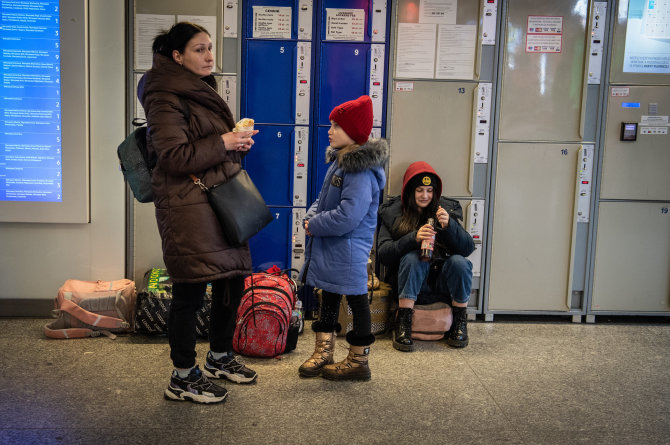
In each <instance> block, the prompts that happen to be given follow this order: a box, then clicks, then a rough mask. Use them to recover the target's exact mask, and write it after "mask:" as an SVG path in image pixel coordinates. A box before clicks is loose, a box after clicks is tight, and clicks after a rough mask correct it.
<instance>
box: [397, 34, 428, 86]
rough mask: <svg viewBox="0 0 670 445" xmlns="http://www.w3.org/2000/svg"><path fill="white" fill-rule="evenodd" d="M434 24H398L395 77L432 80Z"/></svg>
mask: <svg viewBox="0 0 670 445" xmlns="http://www.w3.org/2000/svg"><path fill="white" fill-rule="evenodd" d="M436 26H437V25H434V24H421V23H398V44H397V45H396V64H395V75H396V77H416V78H427V79H432V78H433V76H434V75H435V40H436V35H437V32H436V31H437V30H436Z"/></svg>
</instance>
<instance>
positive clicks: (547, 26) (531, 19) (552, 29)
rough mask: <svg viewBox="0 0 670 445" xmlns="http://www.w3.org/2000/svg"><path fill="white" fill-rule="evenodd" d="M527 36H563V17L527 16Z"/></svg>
mask: <svg viewBox="0 0 670 445" xmlns="http://www.w3.org/2000/svg"><path fill="white" fill-rule="evenodd" d="M526 32H527V33H528V34H563V17H551V16H544V15H529V16H528V29H527V30H526Z"/></svg>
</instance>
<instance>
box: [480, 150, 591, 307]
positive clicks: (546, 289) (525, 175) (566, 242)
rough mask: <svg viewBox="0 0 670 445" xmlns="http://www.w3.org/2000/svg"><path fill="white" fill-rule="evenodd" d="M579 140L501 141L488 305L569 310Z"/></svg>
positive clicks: (575, 218)
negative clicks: (558, 142) (568, 142)
mask: <svg viewBox="0 0 670 445" xmlns="http://www.w3.org/2000/svg"><path fill="white" fill-rule="evenodd" d="M579 155H580V145H577V144H539V143H501V144H499V150H498V164H497V174H496V193H495V204H494V211H493V231H492V237H491V267H490V286H489V290H488V295H489V301H488V310H493V311H520V310H523V311H569V310H570V309H571V308H570V299H571V294H572V290H571V289H572V263H573V250H574V242H575V233H576V220H577V217H576V203H575V201H576V199H575V195H576V188H577V171H578V157H579Z"/></svg>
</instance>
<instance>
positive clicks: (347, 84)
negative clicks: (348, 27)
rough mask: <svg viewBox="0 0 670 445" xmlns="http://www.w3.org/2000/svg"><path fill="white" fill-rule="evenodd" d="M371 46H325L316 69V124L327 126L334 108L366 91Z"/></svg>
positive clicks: (362, 44)
mask: <svg viewBox="0 0 670 445" xmlns="http://www.w3.org/2000/svg"><path fill="white" fill-rule="evenodd" d="M369 49H370V45H368V44H365V43H324V44H323V45H322V46H321V66H320V70H319V97H318V107H319V117H318V119H319V120H318V123H319V125H328V126H329V125H330V120H329V119H328V116H329V115H330V112H331V111H332V110H333V108H334V107H336V106H337V105H339V104H341V103H342V102H346V101H348V100H352V99H356V98H357V97H359V96H362V95H364V94H367V92H368V79H369V72H368V58H369V53H368V51H369Z"/></svg>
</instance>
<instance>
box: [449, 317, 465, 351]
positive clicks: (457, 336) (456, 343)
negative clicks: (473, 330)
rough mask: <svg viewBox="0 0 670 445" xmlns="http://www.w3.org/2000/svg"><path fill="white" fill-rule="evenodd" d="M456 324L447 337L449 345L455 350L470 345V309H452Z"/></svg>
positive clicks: (454, 323)
mask: <svg viewBox="0 0 670 445" xmlns="http://www.w3.org/2000/svg"><path fill="white" fill-rule="evenodd" d="M451 312H452V314H453V316H454V322H453V324H452V326H451V330H449V333H448V335H447V344H448V345H449V346H451V347H454V348H464V347H466V346H467V345H468V309H467V308H464V307H452V308H451Z"/></svg>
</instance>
